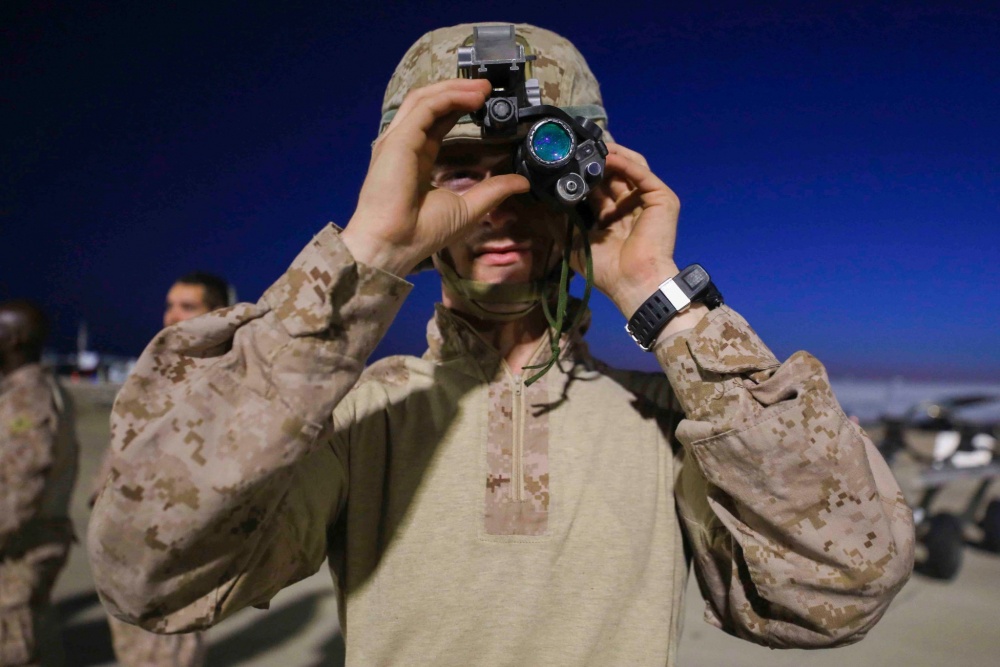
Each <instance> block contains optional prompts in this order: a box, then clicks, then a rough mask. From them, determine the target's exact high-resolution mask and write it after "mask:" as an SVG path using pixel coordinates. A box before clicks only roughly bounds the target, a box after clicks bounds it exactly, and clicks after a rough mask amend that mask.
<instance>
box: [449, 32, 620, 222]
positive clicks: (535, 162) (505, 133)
mask: <svg viewBox="0 0 1000 667" xmlns="http://www.w3.org/2000/svg"><path fill="white" fill-rule="evenodd" d="M534 59H535V56H534V55H526V54H525V50H524V46H523V45H521V44H518V43H517V40H516V38H515V35H514V26H513V25H504V26H476V27H474V28H473V29H472V45H471V46H462V47H459V49H458V70H459V73H460V74H461V75H462V76H463V77H465V78H469V79H488V80H489V82H490V84H492V86H493V91H492V92H491V93H490V96H489V97H488V98H487V100H486V103H485V104H484V105H483V106H482V108H480V109H478V110H477V111H475V112H474V113H473V114H472V120H473V122H474V123H476V124H477V125H479V126H480V127H481V128H482V135H483V137H484V138H487V139H496V138H508V137H509V138H511V139H513V138H515V137H517V136H518V134H519V131H520V130H521V129H522V128H523V126H525V125H529V124H530V126H529V127H528V130H527V134H526V135H525V137H524V140H523V141H521V142H519V143H518V144H517V146H516V148H515V150H514V171H515V172H516V173H518V174H521V175H522V176H524V177H525V178H527V179H528V181H529V182H530V183H531V191H532V192H533V193H534V194H535V195H536V196H537V197H538V198H539V199H541V200H543V201H546V202H549V203H551V204H554V205H556V206H557V207H561V208H574V207H576V205H577V204H578V203H580V202H581V201H582V200H583V198H584V197H586V196H587V194H588V193H589V192H590V191H591V190H592V189H593V188H594V186H596V185H597V184H598V183H600V182H601V179H602V178H603V177H604V166H605V157H607V155H608V147H607V146H606V145H605V143H604V142H603V141H602V140H601V135H602V134H603V133H604V131H603V130H602V129H601V128H600V126H598V125H597V123H595V122H594V121H593V120H591V119H589V118H586V117H585V116H581V115H572V114H571V113H570V111H573V109H572V108H570V109H562V108H560V107H556V106H552V105H549V104H542V98H541V89H540V87H539V85H538V79H527V78H526V66H527V64H528V62H529V61H532V60H534Z"/></svg>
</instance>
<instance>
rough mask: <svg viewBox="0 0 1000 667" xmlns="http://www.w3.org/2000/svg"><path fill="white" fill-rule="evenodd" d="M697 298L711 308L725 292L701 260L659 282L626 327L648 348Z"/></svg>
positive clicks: (630, 333) (648, 349)
mask: <svg viewBox="0 0 1000 667" xmlns="http://www.w3.org/2000/svg"><path fill="white" fill-rule="evenodd" d="M695 301H697V302H700V303H704V304H705V305H706V306H708V307H709V308H710V309H714V308H718V307H719V306H721V305H722V304H723V300H722V293H721V292H719V290H718V288H716V286H715V285H713V284H712V279H711V278H710V277H709V275H708V271H706V270H705V269H703V268H702V267H701V264H692V265H691V266H689V267H687V268H686V269H684V270H683V271H681V272H680V273H678V274H677V275H676V276H674V277H673V278H668V279H666V280H664V281H663V282H662V283H660V286H659V287H658V288H656V291H655V292H653V294H652V296H650V297H649V298H648V299H646V301H645V302H644V303H643V304H642V305H641V306H639V309H638V310H636V311H635V314H633V315H632V317H631V319H629V321H628V324H626V325H625V331H627V332H628V335H629V336H631V337H632V340H634V341H635V342H636V344H637V345H638V346H639V347H641V348H642V349H643V350H645V351H646V352H649V351H650V350H651V349H652V348H653V345H655V344H656V337H657V336H658V335H659V333H660V332H661V331H662V330H663V327H665V326H667V322H669V321H670V320H671V319H672V318H673V317H674V315H676V314H677V313H679V312H682V311H683V310H686V309H687V308H688V307H689V306H690V305H691V303H692V302H695Z"/></svg>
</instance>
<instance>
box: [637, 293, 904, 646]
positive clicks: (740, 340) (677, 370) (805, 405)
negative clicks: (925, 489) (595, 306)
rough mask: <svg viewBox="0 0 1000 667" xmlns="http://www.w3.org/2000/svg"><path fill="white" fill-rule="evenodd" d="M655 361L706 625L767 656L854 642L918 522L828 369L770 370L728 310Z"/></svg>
mask: <svg viewBox="0 0 1000 667" xmlns="http://www.w3.org/2000/svg"><path fill="white" fill-rule="evenodd" d="M656 354H657V356H658V358H659V360H660V363H661V365H662V366H663V367H664V369H665V370H666V372H667V375H668V377H669V379H670V382H671V385H672V386H673V388H674V391H675V392H676V395H677V398H678V400H679V401H680V404H681V407H682V409H683V411H684V413H685V419H684V420H682V421H681V422H680V423H679V425H678V427H677V431H676V435H677V438H678V439H679V440H680V442H681V443H682V444H683V445H684V447H685V450H686V452H687V458H688V460H689V462H688V463H687V464H686V465H685V466H684V468H683V470H682V472H681V476H680V479H679V481H678V488H677V500H678V511H679V513H680V515H681V518H682V523H683V525H684V528H685V530H686V532H687V535H688V537H689V538H690V541H691V545H692V547H693V550H694V564H695V571H696V576H697V577H698V583H699V585H700V587H701V591H702V593H703V595H704V597H705V599H706V602H707V605H706V620H708V622H709V623H712V624H713V625H716V626H718V627H720V628H722V629H724V630H726V631H727V632H729V633H730V634H734V635H736V636H739V637H743V638H746V639H749V640H751V641H754V642H757V643H760V644H764V645H767V646H771V647H774V648H790V647H798V648H818V647H825V646H836V645H841V644H849V643H853V642H855V641H858V640H860V639H861V638H862V637H864V635H865V634H866V633H867V632H868V630H869V629H870V628H871V627H872V626H873V625H874V624H875V623H876V622H877V621H878V619H879V618H881V616H882V614H883V613H884V612H885V610H886V608H887V607H888V605H889V602H890V601H891V600H892V598H893V596H894V595H895V594H896V593H897V592H898V591H899V589H900V588H901V587H902V586H903V584H904V583H905V582H906V580H907V578H908V577H909V574H910V572H911V570H912V567H913V541H914V535H913V523H912V517H911V513H910V510H909V508H908V507H907V505H906V504H905V502H904V500H903V496H902V494H901V492H900V490H899V487H898V485H897V484H896V482H895V480H894V478H893V476H892V474H891V472H890V471H889V468H888V466H886V464H885V462H884V461H883V460H882V458H881V456H880V455H879V454H878V452H877V451H876V450H875V448H874V446H873V445H872V443H871V441H870V440H869V438H868V437H867V435H865V433H864V431H862V430H861V429H860V428H859V427H857V426H856V425H855V424H853V423H852V422H851V421H850V420H848V419H847V418H846V417H845V415H844V413H843V411H842V410H841V408H840V406H839V404H838V403H837V400H836V399H835V398H834V396H833V393H832V391H831V390H830V385H829V382H828V380H827V377H826V372H825V370H824V368H823V366H822V365H821V364H820V363H819V361H817V360H816V359H815V358H814V357H812V356H811V355H809V354H807V353H805V352H797V353H795V354H794V355H792V356H791V357H790V358H789V359H788V360H787V361H785V363H783V364H779V363H778V360H777V359H776V358H775V357H774V355H773V354H772V353H771V351H770V350H769V349H768V348H767V347H766V346H765V345H764V344H763V343H762V342H761V341H760V339H759V338H758V337H757V335H756V334H755V333H754V332H753V330H752V329H751V328H750V326H749V325H748V324H747V323H746V321H744V320H743V319H742V318H741V317H740V316H739V315H737V314H736V313H735V312H733V311H732V310H731V309H729V308H726V307H722V308H719V309H717V310H715V311H712V312H711V313H709V314H708V315H707V316H706V317H705V318H704V319H703V320H702V321H701V322H700V323H699V324H698V325H697V326H696V327H695V328H693V329H691V330H689V331H687V332H681V333H678V334H676V335H675V336H673V337H672V338H668V339H666V340H665V341H663V342H662V344H661V345H659V346H658V347H657V349H656ZM691 459H693V461H691ZM692 463H693V465H692Z"/></svg>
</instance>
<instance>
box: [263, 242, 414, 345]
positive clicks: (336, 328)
mask: <svg viewBox="0 0 1000 667" xmlns="http://www.w3.org/2000/svg"><path fill="white" fill-rule="evenodd" d="M340 231H341V230H340V228H338V227H337V226H336V225H334V224H333V223H330V224H329V225H327V226H326V227H324V228H323V230H322V231H321V232H320V233H319V234H317V235H316V236H314V237H313V239H312V241H310V242H309V244H308V245H307V246H306V247H305V248H303V250H302V252H300V253H299V255H298V257H296V258H295V261H293V262H292V264H291V266H289V267H288V270H287V271H285V273H284V275H282V276H281V277H280V278H279V279H278V280H277V282H275V283H274V284H273V285H271V287H269V288H268V289H267V291H266V292H264V296H263V300H264V301H265V302H266V303H267V305H268V306H270V307H271V310H273V311H274V313H275V315H276V316H277V317H278V319H279V320H280V321H281V323H282V324H283V325H284V327H285V329H286V330H287V331H288V333H289V334H291V335H292V336H295V337H299V336H312V335H316V334H320V333H325V332H329V333H331V334H333V335H335V336H339V335H343V334H345V333H346V334H347V337H348V338H354V339H355V340H357V339H358V338H356V337H359V338H363V339H369V338H372V337H373V338H374V340H375V342H377V341H378V340H380V339H381V338H382V336H383V335H384V334H385V332H386V330H387V329H388V328H389V324H391V323H392V320H393V318H395V316H396V313H397V312H398V311H399V308H400V306H402V305H403V301H404V300H405V299H406V296H407V295H408V294H409V293H410V290H411V289H412V288H413V285H412V284H411V283H408V282H407V281H405V280H403V279H401V278H398V277H397V276H394V275H392V274H390V273H386V272H385V271H381V270H379V269H376V268H374V267H370V266H368V265H366V264H361V263H359V262H356V261H355V260H354V257H352V256H351V253H350V251H348V249H347V247H346V246H345V245H344V243H343V242H342V241H341V239H340Z"/></svg>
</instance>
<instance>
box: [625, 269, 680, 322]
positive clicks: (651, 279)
mask: <svg viewBox="0 0 1000 667" xmlns="http://www.w3.org/2000/svg"><path fill="white" fill-rule="evenodd" d="M678 273H680V269H678V268H677V265H676V264H674V263H673V262H667V263H663V264H660V265H659V266H658V267H657V268H656V269H655V270H651V271H646V272H644V275H642V276H641V277H638V279H633V280H622V281H620V282H619V289H618V290H616V291H615V293H614V295H613V296H612V298H611V300H612V301H613V302H614V304H615V305H616V306H618V310H619V311H621V314H622V315H624V316H625V319H626V320H627V319H629V318H630V317H632V315H634V314H635V311H637V310H638V309H639V306H641V305H642V304H643V303H645V301H646V299H648V298H649V295H650V294H652V293H653V292H655V291H656V290H657V289H658V288H659V286H660V283H662V282H663V281H664V280H666V279H667V278H673V277H674V276H676V275H677V274H678Z"/></svg>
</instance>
